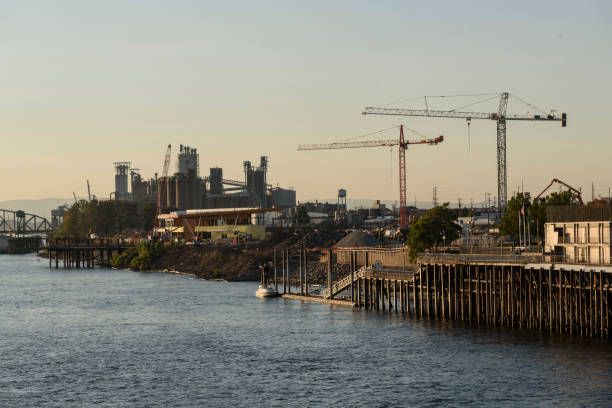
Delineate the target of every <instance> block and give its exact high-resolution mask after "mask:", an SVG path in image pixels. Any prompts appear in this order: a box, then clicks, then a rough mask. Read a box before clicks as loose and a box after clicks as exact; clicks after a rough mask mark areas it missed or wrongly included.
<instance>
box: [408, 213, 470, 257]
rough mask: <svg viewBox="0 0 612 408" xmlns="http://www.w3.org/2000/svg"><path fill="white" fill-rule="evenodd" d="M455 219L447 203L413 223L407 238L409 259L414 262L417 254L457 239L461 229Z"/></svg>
mask: <svg viewBox="0 0 612 408" xmlns="http://www.w3.org/2000/svg"><path fill="white" fill-rule="evenodd" d="M455 219H456V216H455V214H454V212H453V211H452V210H450V209H449V208H448V203H445V204H443V205H441V206H437V207H434V208H432V209H431V210H429V211H427V213H425V215H424V216H423V217H421V218H419V219H418V220H417V221H416V222H415V223H413V224H412V225H411V227H410V234H408V238H407V243H408V245H409V246H410V258H411V259H413V260H415V259H416V257H417V255H418V254H419V252H423V251H425V250H427V249H430V248H435V247H437V246H438V245H440V244H441V243H444V242H452V241H454V240H456V239H457V238H459V237H460V236H461V227H460V226H459V225H457V223H455Z"/></svg>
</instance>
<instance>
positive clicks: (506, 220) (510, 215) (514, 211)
mask: <svg viewBox="0 0 612 408" xmlns="http://www.w3.org/2000/svg"><path fill="white" fill-rule="evenodd" d="M523 208H524V211H525V215H526V216H527V214H528V213H529V209H530V208H531V194H530V193H517V194H516V195H515V196H514V197H512V198H511V199H510V200H509V201H508V205H507V206H506V211H505V212H504V215H503V216H502V218H501V224H500V226H499V231H500V232H501V233H502V234H506V235H511V236H513V237H517V238H518V236H519V214H521V224H520V225H521V228H522V225H523V224H522V223H523V218H522V213H521V210H522V209H523ZM544 214H546V210H544ZM525 218H527V217H525ZM522 234H523V232H522V230H521V235H522Z"/></svg>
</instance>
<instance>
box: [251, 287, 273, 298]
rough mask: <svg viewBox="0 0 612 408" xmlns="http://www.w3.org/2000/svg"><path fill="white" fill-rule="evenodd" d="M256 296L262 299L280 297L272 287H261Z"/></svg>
mask: <svg viewBox="0 0 612 408" xmlns="http://www.w3.org/2000/svg"><path fill="white" fill-rule="evenodd" d="M255 296H257V297H260V298H265V297H275V296H278V292H277V291H275V290H274V288H272V287H270V285H259V287H258V288H257V292H255Z"/></svg>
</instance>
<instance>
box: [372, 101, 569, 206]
mask: <svg viewBox="0 0 612 408" xmlns="http://www.w3.org/2000/svg"><path fill="white" fill-rule="evenodd" d="M509 95H510V94H509V93H508V92H503V93H502V94H501V97H500V100H499V107H498V110H497V112H493V113H484V112H460V111H456V110H449V111H441V110H430V109H429V106H428V105H427V97H425V109H397V108H395V109H394V108H381V107H366V108H365V109H364V110H363V112H362V113H363V114H364V115H399V116H426V117H434V118H461V119H466V120H467V122H468V126H469V124H470V121H471V120H472V119H489V120H494V121H496V122H497V197H498V200H499V208H500V209H501V210H503V209H505V208H506V203H507V200H508V189H507V176H506V171H507V166H506V121H508V120H523V121H559V122H561V126H562V127H565V126H566V125H567V114H565V113H562V114H561V115H559V114H557V113H556V112H555V111H551V112H550V113H548V114H544V115H530V114H526V115H510V116H508V115H507V114H506V112H507V107H508V96H509ZM513 96H514V95H513ZM514 97H515V98H516V99H519V98H517V97H516V96H514ZM519 100H520V99H519ZM521 102H523V103H526V102H524V101H522V100H521ZM527 105H530V106H533V105H531V104H527Z"/></svg>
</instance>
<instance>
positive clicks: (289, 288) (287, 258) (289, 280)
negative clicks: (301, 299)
mask: <svg viewBox="0 0 612 408" xmlns="http://www.w3.org/2000/svg"><path fill="white" fill-rule="evenodd" d="M285 261H286V262H287V290H288V291H289V293H290V294H291V275H290V271H289V248H287V257H286V258H285Z"/></svg>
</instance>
